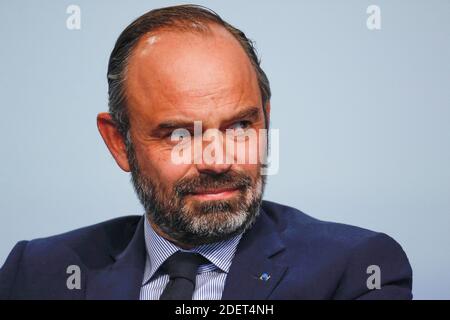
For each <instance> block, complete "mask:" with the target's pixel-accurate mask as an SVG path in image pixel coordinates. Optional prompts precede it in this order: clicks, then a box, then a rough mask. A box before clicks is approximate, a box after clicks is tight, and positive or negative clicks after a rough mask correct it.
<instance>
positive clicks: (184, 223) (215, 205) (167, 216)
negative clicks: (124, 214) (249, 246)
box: [127, 141, 266, 246]
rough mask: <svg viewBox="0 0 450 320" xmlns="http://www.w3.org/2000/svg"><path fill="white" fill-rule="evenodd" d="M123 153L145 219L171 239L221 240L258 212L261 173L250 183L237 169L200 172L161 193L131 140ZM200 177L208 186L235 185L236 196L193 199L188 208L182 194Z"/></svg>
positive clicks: (246, 225) (240, 230) (192, 242)
mask: <svg viewBox="0 0 450 320" xmlns="http://www.w3.org/2000/svg"><path fill="white" fill-rule="evenodd" d="M127 155H128V162H129V165H130V170H131V182H132V184H133V187H134V190H135V192H136V194H137V196H138V198H139V200H140V202H141V204H142V205H143V207H144V209H145V212H146V214H147V217H148V219H149V221H151V222H152V223H154V224H155V225H156V226H158V227H159V229H160V230H161V231H163V232H164V233H165V234H167V235H168V236H169V237H170V238H171V239H173V240H174V241H175V242H178V243H182V244H186V245H191V246H199V245H203V244H208V243H213V242H217V241H221V240H225V239H228V238H231V237H233V236H235V235H238V234H240V233H243V232H245V231H246V230H248V229H249V228H251V226H252V225H253V224H254V222H255V221H256V219H257V217H258V215H259V209H260V205H261V201H262V196H263V192H264V187H265V182H266V181H265V180H266V179H265V178H266V177H265V176H262V175H259V177H258V179H257V181H256V182H255V183H253V182H252V179H251V178H250V177H248V176H246V175H243V174H241V173H239V174H237V173H234V174H231V173H230V174H228V173H225V174H224V175H223V176H218V177H214V176H211V175H205V174H203V176H202V177H201V178H202V179H197V180H195V182H194V181H192V183H190V182H189V181H184V182H183V181H180V183H179V184H177V185H176V186H175V187H174V190H173V191H172V192H171V194H164V193H163V192H162V190H161V188H157V187H156V184H155V183H153V181H151V180H150V179H149V178H148V177H145V176H144V175H143V174H142V173H141V170H140V169H139V165H138V163H137V159H136V156H135V151H134V148H133V145H132V143H131V141H128V142H127ZM199 178H200V177H199ZM202 181H205V183H207V184H209V186H217V187H218V184H220V183H227V186H230V185H232V186H233V187H237V188H239V190H240V194H239V196H238V199H232V200H212V201H204V202H201V203H194V204H193V207H194V208H192V207H190V206H189V205H188V204H187V203H186V201H185V197H186V195H187V194H188V193H189V191H192V188H193V186H195V185H197V186H203V185H202Z"/></svg>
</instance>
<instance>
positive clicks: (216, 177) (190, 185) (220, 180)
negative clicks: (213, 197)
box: [174, 171, 252, 197]
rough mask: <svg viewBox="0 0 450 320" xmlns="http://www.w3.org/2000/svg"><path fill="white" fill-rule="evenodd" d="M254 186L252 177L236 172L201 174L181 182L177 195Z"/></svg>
mask: <svg viewBox="0 0 450 320" xmlns="http://www.w3.org/2000/svg"><path fill="white" fill-rule="evenodd" d="M251 186H252V179H251V177H250V176H248V175H246V174H244V173H239V172H235V171H228V172H224V173H220V174H207V173H200V175H198V176H196V177H186V178H183V179H181V180H179V181H178V182H177V183H176V184H175V186H174V190H175V193H176V194H177V195H178V196H180V197H183V196H186V195H188V194H192V193H196V192H197V191H198V190H204V189H241V190H243V189H246V188H249V187H251Z"/></svg>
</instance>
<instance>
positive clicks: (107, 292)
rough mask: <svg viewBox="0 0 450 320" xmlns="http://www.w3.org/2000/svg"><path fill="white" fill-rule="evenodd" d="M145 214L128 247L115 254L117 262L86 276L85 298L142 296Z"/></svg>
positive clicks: (129, 297)
mask: <svg viewBox="0 0 450 320" xmlns="http://www.w3.org/2000/svg"><path fill="white" fill-rule="evenodd" d="M145 255H146V251H145V241H144V217H142V218H141V219H140V220H139V223H138V225H137V227H136V231H135V233H134V235H133V238H132V239H131V241H130V243H129V244H128V246H127V247H126V249H125V250H124V251H123V252H122V253H120V254H119V255H118V256H116V257H115V263H113V264H112V265H110V266H108V267H106V268H105V269H101V270H91V271H90V272H89V273H88V275H87V281H86V299H92V300H103V299H105V300H137V299H139V294H140V289H141V285H142V278H143V275H144V268H145Z"/></svg>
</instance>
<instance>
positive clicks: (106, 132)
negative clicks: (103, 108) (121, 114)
mask: <svg viewBox="0 0 450 320" xmlns="http://www.w3.org/2000/svg"><path fill="white" fill-rule="evenodd" d="M97 128H98V131H100V135H101V136H102V138H103V141H105V144H106V146H107V147H108V149H109V152H111V154H112V156H113V157H114V159H115V160H116V162H117V164H118V165H119V167H120V168H121V169H122V170H123V171H126V172H130V166H129V163H128V157H127V152H126V147H125V141H124V138H123V137H122V135H121V134H120V132H119V131H118V130H117V127H116V125H115V124H114V121H113V119H112V117H111V115H110V114H109V113H108V112H102V113H99V114H98V115H97Z"/></svg>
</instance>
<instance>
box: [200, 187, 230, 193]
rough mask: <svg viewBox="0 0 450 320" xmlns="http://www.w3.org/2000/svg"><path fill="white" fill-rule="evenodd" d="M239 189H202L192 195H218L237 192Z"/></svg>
mask: <svg viewBox="0 0 450 320" xmlns="http://www.w3.org/2000/svg"><path fill="white" fill-rule="evenodd" d="M236 190H237V188H219V189H202V190H196V191H194V192H192V194H218V193H222V192H228V191H236Z"/></svg>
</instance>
